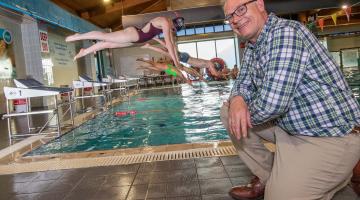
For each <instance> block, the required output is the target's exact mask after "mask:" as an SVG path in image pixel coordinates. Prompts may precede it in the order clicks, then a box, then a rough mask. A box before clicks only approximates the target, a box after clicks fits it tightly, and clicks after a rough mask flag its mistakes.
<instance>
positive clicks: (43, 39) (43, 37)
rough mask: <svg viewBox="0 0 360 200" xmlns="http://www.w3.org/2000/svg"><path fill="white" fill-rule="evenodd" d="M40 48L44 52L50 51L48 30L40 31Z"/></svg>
mask: <svg viewBox="0 0 360 200" xmlns="http://www.w3.org/2000/svg"><path fill="white" fill-rule="evenodd" d="M39 36H40V49H41V52H42V53H49V37H48V33H47V32H46V31H41V30H40V31H39Z"/></svg>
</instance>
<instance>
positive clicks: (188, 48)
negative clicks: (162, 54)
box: [178, 42, 197, 58]
mask: <svg viewBox="0 0 360 200" xmlns="http://www.w3.org/2000/svg"><path fill="white" fill-rule="evenodd" d="M178 49H179V51H180V52H186V53H188V54H189V55H190V56H191V57H194V58H197V51H196V43H195V42H191V43H182V44H178Z"/></svg>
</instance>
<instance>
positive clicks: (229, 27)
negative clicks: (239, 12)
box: [224, 24, 232, 31]
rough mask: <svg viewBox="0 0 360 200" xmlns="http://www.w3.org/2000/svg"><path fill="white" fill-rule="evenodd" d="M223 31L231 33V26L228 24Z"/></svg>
mask: <svg viewBox="0 0 360 200" xmlns="http://www.w3.org/2000/svg"><path fill="white" fill-rule="evenodd" d="M224 31H232V29H231V26H230V25H229V24H225V25H224Z"/></svg>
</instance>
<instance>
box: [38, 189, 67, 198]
mask: <svg viewBox="0 0 360 200" xmlns="http://www.w3.org/2000/svg"><path fill="white" fill-rule="evenodd" d="M66 194H68V192H59V191H57V190H54V191H51V192H44V193H40V194H38V196H37V198H36V200H62V199H64V198H65V196H66Z"/></svg>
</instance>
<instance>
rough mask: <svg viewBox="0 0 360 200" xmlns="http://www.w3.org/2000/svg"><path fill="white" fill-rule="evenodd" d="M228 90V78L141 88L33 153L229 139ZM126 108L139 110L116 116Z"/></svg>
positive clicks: (126, 109) (32, 153)
mask: <svg viewBox="0 0 360 200" xmlns="http://www.w3.org/2000/svg"><path fill="white" fill-rule="evenodd" d="M230 88H231V85H230V83H229V82H228V81H226V82H213V83H211V84H205V83H201V84H200V85H199V84H198V83H197V85H194V87H191V86H189V85H186V84H183V85H181V86H180V87H176V88H168V89H155V90H147V91H142V92H141V93H140V94H139V95H136V96H133V97H131V100H130V102H129V103H126V102H125V103H122V104H120V105H117V106H114V107H113V108H111V109H110V110H108V111H107V112H104V113H101V114H99V115H98V116H97V117H96V118H95V119H92V120H90V121H87V122H86V123H84V124H83V125H81V126H80V127H78V128H76V129H74V130H73V131H71V132H69V133H67V134H66V135H64V136H62V137H61V138H59V139H56V140H54V141H52V142H50V143H48V144H46V145H43V146H41V147H40V148H38V149H36V150H35V151H32V152H31V153H30V154H29V155H43V154H55V153H69V152H83V151H95V150H111V149H119V148H132V147H144V146H158V145H166V144H184V143H200V142H209V141H218V140H226V139H228V136H227V133H226V131H225V129H224V127H223V126H222V123H221V121H220V117H219V115H220V114H219V112H220V105H221V104H222V102H223V101H224V100H225V99H227V98H228V95H229V92H230ZM126 111H134V112H136V113H132V114H127V115H125V116H116V112H121V113H122V112H126Z"/></svg>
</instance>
